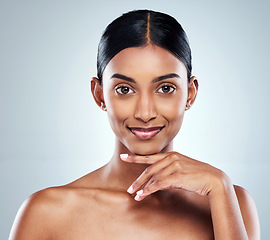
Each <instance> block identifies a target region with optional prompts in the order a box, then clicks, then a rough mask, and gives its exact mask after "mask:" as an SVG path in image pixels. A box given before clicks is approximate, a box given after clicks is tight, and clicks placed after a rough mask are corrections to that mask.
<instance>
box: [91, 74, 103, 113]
mask: <svg viewBox="0 0 270 240" xmlns="http://www.w3.org/2000/svg"><path fill="white" fill-rule="evenodd" d="M91 92H92V95H93V98H94V100H95V102H96V104H97V105H98V106H99V107H100V108H101V109H102V110H104V111H106V110H107V109H106V105H105V102H104V97H103V89H102V86H101V84H100V80H99V79H98V78H96V77H93V78H92V81H91Z"/></svg>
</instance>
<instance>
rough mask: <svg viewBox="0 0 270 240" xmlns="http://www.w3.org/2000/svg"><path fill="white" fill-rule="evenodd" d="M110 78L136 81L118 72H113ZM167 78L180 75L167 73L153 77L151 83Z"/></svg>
mask: <svg viewBox="0 0 270 240" xmlns="http://www.w3.org/2000/svg"><path fill="white" fill-rule="evenodd" d="M112 78H119V79H122V80H125V81H128V82H131V83H136V81H135V80H134V79H133V78H130V77H127V76H125V75H122V74H119V73H115V74H113V75H112V76H111V79H112ZM168 78H180V76H179V75H178V74H176V73H169V74H166V75H162V76H159V77H156V78H154V79H153V80H152V83H156V82H159V81H162V80H165V79H168Z"/></svg>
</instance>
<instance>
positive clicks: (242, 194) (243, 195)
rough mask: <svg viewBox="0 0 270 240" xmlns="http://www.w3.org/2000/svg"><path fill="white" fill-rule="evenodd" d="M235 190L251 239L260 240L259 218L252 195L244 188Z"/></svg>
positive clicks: (237, 187) (236, 187)
mask: <svg viewBox="0 0 270 240" xmlns="http://www.w3.org/2000/svg"><path fill="white" fill-rule="evenodd" d="M234 188H235V192H236V195H237V199H238V202H239V206H240V210H241V214H242V218H243V221H244V224H245V228H246V231H247V234H248V237H249V239H260V224H259V217H258V213H257V208H256V205H255V203H254V201H253V199H252V197H251V195H250V194H249V193H248V191H247V190H245V189H244V188H242V187H239V186H234Z"/></svg>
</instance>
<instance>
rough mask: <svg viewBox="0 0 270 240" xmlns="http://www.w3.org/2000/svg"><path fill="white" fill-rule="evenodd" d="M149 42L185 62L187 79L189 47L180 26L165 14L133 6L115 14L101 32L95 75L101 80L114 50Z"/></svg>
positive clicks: (190, 66) (115, 52) (190, 69)
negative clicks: (114, 17)
mask: <svg viewBox="0 0 270 240" xmlns="http://www.w3.org/2000/svg"><path fill="white" fill-rule="evenodd" d="M149 44H153V45H157V46H159V47H161V48H163V49H166V50H167V51H169V52H171V53H172V54H173V55H175V56H176V57H177V58H178V59H179V60H180V61H181V62H182V63H183V64H184V65H185V67H186V69H187V74H188V76H187V77H188V80H189V79H190V77H191V71H192V64H191V49H190V46H189V41H188V38H187V35H186V33H185V31H184V30H183V28H182V26H181V25H180V24H179V23H178V22H177V20H176V19H175V18H173V17H171V16H170V15H168V14H165V13H160V12H156V11H152V10H135V11H131V12H128V13H125V14H123V15H122V16H120V17H118V18H116V19H115V20H114V21H113V22H111V23H110V24H109V25H108V26H107V28H106V29H105V31H104V32H103V35H102V37H101V39H100V42H99V45H98V54H97V77H98V79H99V80H100V83H101V84H102V74H103V71H104V69H105V67H106V66H107V64H108V63H109V62H110V60H111V59H112V58H113V57H114V56H115V55H116V54H117V53H119V52H120V51H122V50H124V49H126V48H130V47H142V46H147V45H149Z"/></svg>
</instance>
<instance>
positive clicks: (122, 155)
mask: <svg viewBox="0 0 270 240" xmlns="http://www.w3.org/2000/svg"><path fill="white" fill-rule="evenodd" d="M120 158H121V159H122V160H127V159H128V154H126V153H124V154H120Z"/></svg>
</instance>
